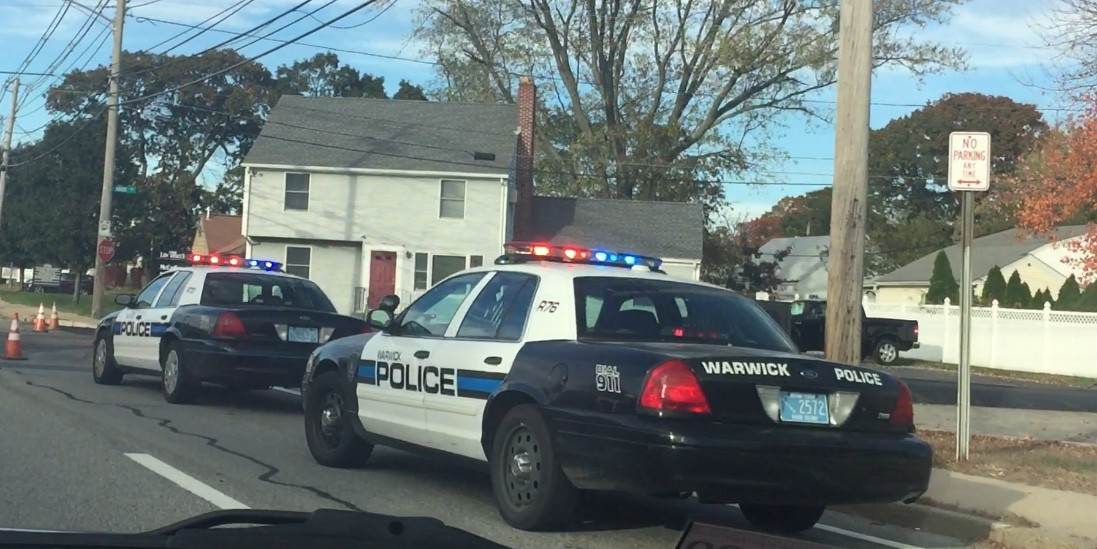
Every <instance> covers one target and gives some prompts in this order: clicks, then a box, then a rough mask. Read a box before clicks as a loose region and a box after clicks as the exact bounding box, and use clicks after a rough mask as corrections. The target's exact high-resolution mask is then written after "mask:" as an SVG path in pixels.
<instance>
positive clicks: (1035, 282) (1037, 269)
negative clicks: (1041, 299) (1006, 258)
mask: <svg viewBox="0 0 1097 549" xmlns="http://www.w3.org/2000/svg"><path fill="white" fill-rule="evenodd" d="M1014 271H1017V274H1018V275H1020V276H1021V282H1024V283H1026V284H1028V288H1029V290H1030V291H1031V292H1032V293H1034V294H1035V293H1036V291H1037V290H1043V289H1044V288H1047V289H1049V290H1051V296H1052V298H1053V299H1058V298H1059V288H1060V287H1062V286H1063V281H1065V280H1066V277H1065V276H1063V273H1061V272H1059V271H1057V270H1055V269H1053V268H1051V267H1050V266H1048V265H1047V264H1046V263H1044V262H1043V261H1040V260H1039V259H1036V258H1035V257H1032V256H1025V257H1023V258H1021V259H1019V260H1017V261H1014V262H1013V263H1010V264H1009V265H1006V266H1004V267H1003V268H1002V276H1004V277H1005V279H1006V280H1007V281H1008V280H1009V277H1011V276H1013V272H1014Z"/></svg>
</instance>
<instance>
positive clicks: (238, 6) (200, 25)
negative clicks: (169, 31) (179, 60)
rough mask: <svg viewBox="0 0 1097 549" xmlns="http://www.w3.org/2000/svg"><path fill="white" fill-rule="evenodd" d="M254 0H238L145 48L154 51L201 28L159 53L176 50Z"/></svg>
mask: <svg viewBox="0 0 1097 549" xmlns="http://www.w3.org/2000/svg"><path fill="white" fill-rule="evenodd" d="M254 1H255V0H240V1H239V2H236V3H235V4H232V5H230V6H229V7H227V8H225V9H223V10H221V11H219V12H217V13H215V14H213V15H211V16H209V17H207V18H206V19H205V20H203V21H202V22H200V23H198V24H197V25H195V26H194V28H192V29H188V30H185V31H183V32H180V33H178V34H176V35H174V36H170V37H168V38H166V39H164V40H162V41H160V42H157V43H156V44H153V45H152V46H149V47H148V48H144V49H145V51H152V50H155V49H156V48H159V47H160V46H163V45H164V44H167V43H168V42H171V41H172V40H175V39H177V38H179V37H181V36H183V35H184V34H187V33H188V32H190V31H191V30H194V29H199V32H197V33H195V34H194V36H191V37H190V38H187V39H186V40H183V41H182V42H180V43H178V44H176V45H174V46H172V47H170V48H168V49H166V50H164V51H162V52H159V53H160V55H164V54H166V53H168V52H170V51H172V50H174V49H176V48H178V47H179V46H182V45H183V44H186V43H187V42H190V41H191V40H194V39H195V38H198V37H199V36H201V35H203V34H205V33H206V32H208V31H209V30H210V29H211V28H213V27H215V26H217V25H218V24H220V23H223V22H225V20H226V19H228V18H229V17H231V16H233V15H235V14H236V13H237V12H239V11H240V10H241V9H244V8H245V7H247V6H248V5H249V4H251V3H252V2H254ZM146 5H147V4H146ZM132 7H134V8H135V7H140V6H132ZM233 8H236V9H235V10H233ZM230 10H233V11H232V13H230V14H228V15H226V16H225V17H224V18H222V19H221V20H220V21H218V22H217V23H214V24H212V25H210V26H209V27H203V25H206V24H207V23H209V22H210V21H212V20H214V19H216V18H217V17H218V16H220V15H222V14H224V13H225V12H228V11H230ZM127 11H128V10H127Z"/></svg>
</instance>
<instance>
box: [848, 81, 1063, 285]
mask: <svg viewBox="0 0 1097 549" xmlns="http://www.w3.org/2000/svg"><path fill="white" fill-rule="evenodd" d="M1047 127H1048V126H1047V124H1046V123H1045V122H1044V120H1043V115H1042V114H1041V113H1040V111H1039V110H1037V109H1036V107H1035V105H1030V104H1023V103H1017V102H1015V101H1013V100H1012V99H1010V98H1008V97H1002V96H989V95H983V94H978V93H960V94H945V95H944V96H942V97H941V98H940V99H938V100H936V101H933V102H931V103H928V104H927V105H926V106H925V107H922V108H921V109H918V110H916V111H914V112H912V113H911V114H909V115H907V116H904V117H902V118H897V119H895V120H892V121H891V122H889V123H888V124H887V125H886V126H884V127H883V128H880V129H878V130H873V131H872V133H871V135H870V138H869V165H868V171H869V178H870V179H869V181H870V185H869V202H868V204H869V216H868V234H869V236H870V237H871V238H872V239H873V241H874V242H877V244H879V245H880V246H881V248H882V249H883V250H884V253H885V254H887V256H888V259H889V260H890V263H891V264H892V265H893V266H894V267H898V266H901V265H904V264H906V263H909V262H910V261H913V260H914V259H916V258H918V257H920V256H922V255H924V254H926V253H928V252H929V251H931V250H933V249H937V248H943V247H945V246H948V245H950V244H952V241H953V239H954V238H957V237H958V234H957V233H956V231H955V227H956V224H955V220H956V218H957V214H958V201H957V197H956V196H955V195H954V194H953V193H952V192H950V191H949V190H948V186H947V184H948V146H949V145H948V136H949V133H950V132H952V131H957V130H962V129H964V128H980V129H983V130H985V131H987V132H989V133H990V134H991V139H992V140H993V143H994V158H993V160H992V162H991V171H992V173H994V174H995V177H1000V176H1006V175H1008V174H1011V173H1013V171H1014V169H1015V166H1016V164H1017V162H1018V160H1019V159H1020V158H1021V157H1022V156H1023V155H1025V154H1026V153H1028V152H1029V151H1030V150H1032V149H1033V148H1034V147H1035V146H1036V144H1037V142H1038V140H1039V139H1040V137H1041V136H1042V135H1043V134H1044V133H1045V132H1046V131H1047ZM996 192H997V191H991V192H990V193H985V194H987V196H980V197H977V199H976V200H977V207H976V211H977V212H978V214H979V215H978V216H977V218H976V223H975V226H976V230H977V231H980V234H978V235H977V236H982V235H983V234H989V233H991V232H997V231H1000V230H1004V229H1007V228H1009V227H1010V224H1011V223H1010V219H1011V216H1001V215H996V214H995V208H997V207H1000V202H1001V200H1000V199H999V198H998V197H997V196H995V195H996ZM980 194H984V193H980ZM983 202H989V204H988V205H987V206H982V205H981V204H982V203H983ZM912 222H913V223H918V224H919V225H920V226H921V227H920V230H919V231H917V232H912V231H910V230H908V229H909V227H910V226H911V223H912Z"/></svg>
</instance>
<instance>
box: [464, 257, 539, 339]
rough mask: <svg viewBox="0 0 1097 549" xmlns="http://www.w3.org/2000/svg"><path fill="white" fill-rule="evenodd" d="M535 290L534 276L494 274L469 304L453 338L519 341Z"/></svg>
mask: <svg viewBox="0 0 1097 549" xmlns="http://www.w3.org/2000/svg"><path fill="white" fill-rule="evenodd" d="M536 288H537V279H536V277H533V276H530V275H526V274H520V273H497V274H496V275H495V277H493V278H492V279H491V281H490V282H488V284H487V286H484V289H483V290H481V291H480V295H478V296H476V300H475V301H473V302H472V306H471V307H469V311H468V313H466V314H465V318H464V319H463V320H462V321H461V328H460V329H459V330H458V331H457V337H460V338H471V339H505V340H517V339H520V338H521V337H522V330H523V328H524V327H525V325H526V317H527V316H529V310H530V307H531V306H532V304H533V294H534V291H535V290H536Z"/></svg>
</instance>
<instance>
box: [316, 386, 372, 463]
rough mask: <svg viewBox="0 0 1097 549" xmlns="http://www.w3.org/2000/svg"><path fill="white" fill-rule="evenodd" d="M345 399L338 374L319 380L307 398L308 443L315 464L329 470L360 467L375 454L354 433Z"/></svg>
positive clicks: (369, 445)
mask: <svg viewBox="0 0 1097 549" xmlns="http://www.w3.org/2000/svg"><path fill="white" fill-rule="evenodd" d="M344 398H345V391H344V390H343V386H342V381H341V380H340V376H339V374H338V373H336V372H324V373H322V374H320V375H319V376H317V377H316V379H315V380H313V382H312V386H310V387H309V390H308V392H307V393H306V394H305V442H307V443H308V446H309V452H311V453H312V457H313V459H315V460H316V463H319V464H320V465H324V466H326V467H340V468H345V467H357V466H361V465H364V464H365V463H366V461H367V460H369V457H370V454H372V453H373V445H372V444H370V443H369V442H367V441H365V440H363V439H362V437H360V436H358V433H356V432H354V424H353V423H351V419H350V418H349V417H348V416H347V411H346V406H345V403H344V400H343V399H344Z"/></svg>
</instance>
